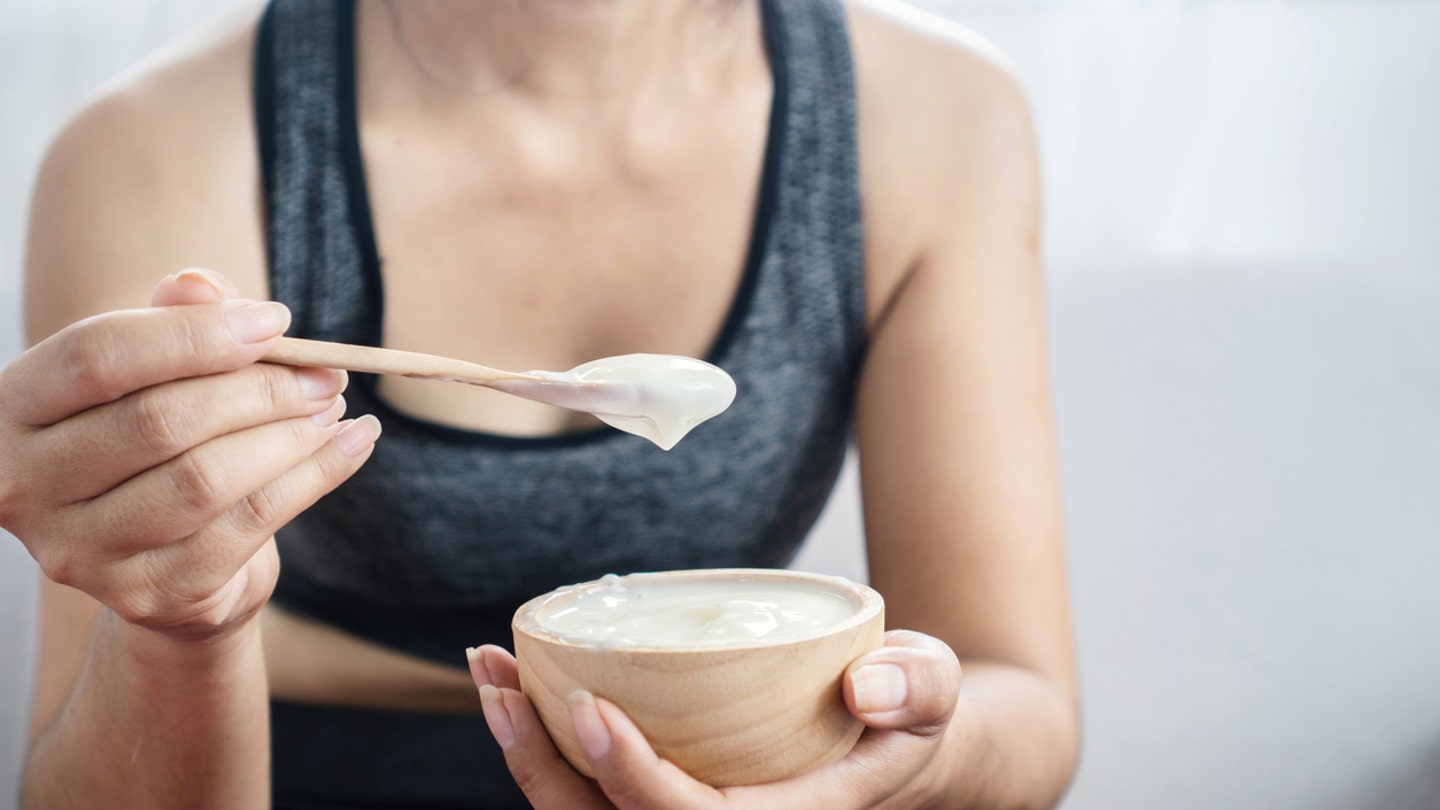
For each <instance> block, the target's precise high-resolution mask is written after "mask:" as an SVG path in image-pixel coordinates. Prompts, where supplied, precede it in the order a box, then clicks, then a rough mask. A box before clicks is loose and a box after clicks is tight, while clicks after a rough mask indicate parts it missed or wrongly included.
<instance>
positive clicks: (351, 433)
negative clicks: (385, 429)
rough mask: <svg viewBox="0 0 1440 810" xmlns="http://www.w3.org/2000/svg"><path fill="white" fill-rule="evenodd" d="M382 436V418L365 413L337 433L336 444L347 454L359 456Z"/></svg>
mask: <svg viewBox="0 0 1440 810" xmlns="http://www.w3.org/2000/svg"><path fill="white" fill-rule="evenodd" d="M378 438H380V420H379V419H376V418H375V417H373V416H371V415H370V414H368V413H367V414H365V415H364V416H362V417H360V418H359V419H356V420H355V421H353V422H351V423H350V424H348V425H346V426H345V427H343V428H340V432H339V433H336V434H335V444H336V445H338V446H339V447H340V452H342V453H344V454H345V455H347V456H358V455H360V454H361V453H363V452H365V450H366V448H368V447H370V445H372V444H374V443H375V440H376V439H378Z"/></svg>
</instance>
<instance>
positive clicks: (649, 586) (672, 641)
mask: <svg viewBox="0 0 1440 810" xmlns="http://www.w3.org/2000/svg"><path fill="white" fill-rule="evenodd" d="M627 579H628V577H617V576H614V575H613V574H611V575H607V576H606V577H604V578H602V579H601V580H599V581H598V582H597V583H589V584H586V585H580V586H573V587H572V588H562V589H561V590H559V591H557V592H556V597H560V598H555V597H552V599H551V600H548V601H552V602H554V603H555V604H554V605H553V607H549V606H547V607H542V608H541V609H540V610H539V611H538V612H537V613H536V614H535V618H536V620H537V621H538V622H539V624H540V626H541V627H543V628H545V629H546V630H548V631H550V632H551V633H554V634H555V635H556V636H557V637H558V638H560V639H562V640H564V641H568V642H571V643H577V644H595V645H598V646H616V647H628V646H725V645H744V644H753V643H755V642H767V641H780V640H786V639H794V638H798V637H801V636H809V635H814V634H818V633H820V632H823V631H825V630H828V629H830V628H832V627H834V626H836V625H838V624H840V623H842V622H844V621H845V620H847V619H849V618H851V617H853V616H854V615H855V614H856V613H857V612H858V611H859V609H860V603H859V601H858V600H856V599H854V598H851V597H847V596H846V595H845V594H843V593H840V592H838V591H835V590H830V589H827V588H824V587H822V586H819V585H811V584H808V583H796V582H775V581H764V580H760V581H734V582H670V583H643V584H636V585H632V584H629V583H627V582H626V580H627ZM577 590H578V591H579V592H580V595H579V596H576V597H574V598H564V597H566V596H568V595H569V594H571V593H574V592H575V591H577Z"/></svg>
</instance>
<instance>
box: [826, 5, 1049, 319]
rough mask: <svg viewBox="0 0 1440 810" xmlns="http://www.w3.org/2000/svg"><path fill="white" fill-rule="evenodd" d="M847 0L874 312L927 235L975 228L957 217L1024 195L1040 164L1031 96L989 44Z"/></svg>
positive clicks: (956, 29) (949, 26) (922, 250)
mask: <svg viewBox="0 0 1440 810" xmlns="http://www.w3.org/2000/svg"><path fill="white" fill-rule="evenodd" d="M845 3H846V9H847V12H848V17H849V23H850V31H851V48H852V52H853V54H854V61H855V85H856V99H857V109H858V129H859V143H860V168H861V174H862V178H861V182H862V187H863V188H864V189H865V196H866V204H865V215H866V236H867V258H868V262H867V263H868V265H869V268H870V269H869V274H870V279H869V280H870V282H871V289H872V290H874V291H876V292H877V293H879V294H878V295H876V296H872V299H874V300H872V301H871V314H872V315H874V314H876V313H877V312H878V311H879V310H880V309H883V306H884V304H885V300H886V299H887V298H888V295H887V293H886V291H887V290H888V291H893V290H894V289H895V288H896V287H897V286H898V284H899V282H900V280H901V278H902V276H903V274H904V273H905V272H907V271H908V270H909V269H910V268H912V267H913V266H914V265H915V264H916V262H917V261H918V260H919V257H921V256H924V255H925V254H926V253H927V252H929V251H931V250H932V249H933V246H934V242H935V240H937V239H955V238H958V234H959V233H960V232H961V231H963V230H964V229H965V228H966V227H967V222H975V223H977V227H978V226H979V225H978V223H979V222H980V220H978V219H973V218H971V219H967V218H966V217H965V216H964V213H963V212H966V211H972V210H976V209H981V208H984V207H986V206H991V205H994V204H995V203H996V202H997V201H998V200H1000V199H1014V198H1015V197H1016V196H1017V194H1018V195H1030V194H1031V191H1032V189H1033V188H1034V186H1035V185H1036V184H1037V178H1038V172H1039V168H1038V160H1037V156H1036V146H1035V139H1034V132H1033V125H1032V122H1031V117H1030V108H1029V101H1028V99H1027V98H1026V95H1025V92H1024V89H1023V87H1022V86H1021V83H1020V80H1019V78H1018V77H1017V76H1016V74H1015V72H1014V70H1013V68H1012V67H1011V66H1010V63H1009V60H1008V59H1007V58H1006V57H1005V55H1004V54H1003V53H1001V51H1000V50H999V49H998V48H997V47H995V46H994V45H992V44H991V43H989V42H987V41H986V40H985V39H984V38H982V37H981V36H979V35H978V34H976V33H974V32H972V31H970V30H968V29H966V28H964V27H963V26H961V25H958V24H956V23H954V22H952V21H950V20H946V19H943V18H940V17H937V16H934V15H932V14H929V13H926V12H924V11H921V10H919V9H916V8H914V7H911V6H908V5H905V4H903V3H900V2H896V1H895V0H845ZM1021 204H1022V205H1032V206H1033V207H1036V208H1038V199H1035V200H1033V201H1030V200H1027V201H1023V202H1022V203H1021Z"/></svg>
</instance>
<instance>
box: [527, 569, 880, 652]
mask: <svg viewBox="0 0 1440 810" xmlns="http://www.w3.org/2000/svg"><path fill="white" fill-rule="evenodd" d="M632 579H638V580H640V581H641V582H642V583H643V582H645V581H649V580H657V579H658V580H663V581H664V582H666V583H671V582H715V581H738V582H756V581H775V582H796V583H804V584H808V585H815V586H819V587H821V588H825V589H828V590H831V591H836V592H839V593H841V594H843V595H845V596H848V597H850V598H852V599H854V600H856V601H858V602H859V603H860V607H859V608H858V609H857V610H856V611H855V613H854V614H852V615H851V616H849V617H848V618H846V619H845V620H844V621H841V622H837V623H835V624H833V625H830V626H829V627H824V628H821V629H819V630H812V631H810V632H808V633H803V634H801V635H796V636H786V637H784V638H778V639H756V640H754V641H741V642H736V643H734V644H623V645H622V644H606V643H604V642H586V641H576V640H574V639H573V638H567V637H566V636H563V635H561V634H559V633H556V632H555V631H553V630H551V629H549V628H547V627H545V626H544V625H543V624H541V623H540V620H539V619H538V618H536V615H537V614H538V613H539V611H540V610H541V608H544V607H546V606H547V605H550V604H551V603H553V602H555V601H556V600H565V601H568V600H571V599H577V598H579V597H581V596H585V595H587V594H590V593H593V592H595V591H597V590H601V589H604V588H609V587H612V583H613V582H615V581H619V580H632ZM884 607H885V600H884V599H883V598H881V596H880V593H879V592H878V591H876V590H875V589H874V588H871V587H870V586H869V585H866V584H865V583H863V582H856V581H854V580H852V579H849V578H847V577H842V576H835V575H833V574H818V573H815V572H812V571H794V570H791V569H788V568H685V569H676V570H670V571H635V572H632V573H629V574H623V575H616V574H606V575H605V576H603V577H600V578H598V579H592V580H588V581H586V582H577V583H575V584H573V585H563V586H561V587H559V588H556V589H554V590H552V591H549V592H548V593H543V594H540V595H539V596H536V597H534V598H532V599H530V600H528V601H526V602H525V603H524V604H523V605H521V606H520V607H519V608H518V609H517V610H516V611H515V616H514V618H513V619H512V620H511V623H510V624H511V628H512V630H513V632H514V633H515V634H516V635H519V634H521V633H523V634H524V635H526V636H528V637H530V638H532V639H535V640H537V641H541V642H544V643H546V644H552V645H555V646H558V647H564V648H567V649H572V650H595V651H603V652H607V653H626V654H630V653H689V654H694V653H703V652H709V653H732V652H735V651H738V650H751V649H757V648H764V647H784V646H788V645H792V644H799V643H804V642H807V641H814V640H816V639H821V638H826V637H828V636H832V635H836V634H838V633H843V632H846V631H848V630H852V629H854V628H856V627H859V626H861V625H863V624H865V623H866V622H868V621H870V620H871V619H872V618H874V616H875V615H876V614H877V613H879V612H881V611H882V610H883V609H884Z"/></svg>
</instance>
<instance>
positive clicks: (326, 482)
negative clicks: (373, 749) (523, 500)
mask: <svg viewBox="0 0 1440 810" xmlns="http://www.w3.org/2000/svg"><path fill="white" fill-rule="evenodd" d="M251 27H253V26H250V25H248V24H247V25H246V26H245V27H244V28H243V29H242V30H237V31H234V32H232V33H230V34H229V35H227V36H226V37H225V38H224V39H223V40H221V41H219V42H218V43H217V42H212V43H210V44H207V45H204V46H201V47H199V48H196V49H192V50H191V51H190V52H188V53H182V54H180V55H178V56H173V57H170V58H168V60H166V61H164V62H163V63H162V64H159V65H156V66H152V67H151V68H150V69H149V70H147V71H144V72H142V73H141V74H139V75H137V76H136V77H135V78H132V79H130V80H128V81H125V82H123V83H122V84H120V85H118V86H116V87H115V88H113V89H112V90H110V91H109V92H108V93H107V94H105V95H104V96H103V97H102V98H100V99H99V100H98V101H96V102H95V103H93V104H92V105H91V106H90V107H89V108H88V109H87V110H86V111H85V112H83V113H82V114H81V115H80V116H79V117H77V119H76V120H75V121H74V122H72V123H71V124H70V125H69V126H68V127H67V128H66V130H65V131H64V132H63V133H62V134H61V135H60V137H59V138H57V140H56V143H55V145H54V146H53V147H52V149H51V153H50V155H49V156H48V158H47V161H46V164H45V166H44V168H43V169H42V172H41V176H40V180H39V182H38V184H37V188H36V194H35V200H34V204H33V208H32V221H31V231H30V239H29V250H28V256H27V266H26V272H27V275H26V327H27V333H28V337H29V341H30V342H31V343H32V344H34V345H33V346H32V348H31V349H29V350H28V351H27V352H26V353H25V354H23V355H22V356H21V357H20V358H18V359H17V360H16V361H15V362H14V363H12V364H11V365H10V366H8V367H6V368H4V369H3V370H0V393H3V395H0V402H3V403H4V405H3V407H0V419H3V423H0V480H3V481H5V482H6V484H5V485H4V486H0V524H3V525H5V526H6V527H7V528H9V529H10V530H11V531H12V532H13V533H14V534H15V535H16V537H17V538H19V539H20V540H21V542H22V543H24V544H25V546H26V548H27V550H28V551H30V553H31V554H32V555H33V556H35V558H36V560H37V561H38V562H39V564H40V567H41V570H42V571H43V572H44V573H45V574H46V579H45V581H44V582H43V583H42V586H41V628H40V629H41V643H40V655H39V660H38V662H37V671H36V690H35V696H34V702H33V706H32V717H31V728H30V735H29V740H30V745H29V753H28V757H27V761H26V764H25V769H24V773H23V781H22V805H23V806H25V807H45V808H65V807H156V808H161V807H264V806H266V805H267V804H268V802H269V781H268V767H269V748H268V745H269V739H268V720H267V716H268V693H267V689H266V683H265V669H264V656H263V654H262V652H261V648H260V630H259V623H258V622H255V621H253V616H254V613H255V611H256V610H258V607H259V605H260V604H262V603H263V600H264V598H265V597H266V596H268V592H269V590H268V589H269V587H270V585H271V584H273V575H274V570H275V557H274V544H273V541H271V540H269V539H268V538H269V535H270V533H272V532H273V530H274V528H273V526H274V525H276V524H278V523H279V522H283V520H284V519H286V516H287V515H288V514H290V513H293V512H294V511H297V510H298V509H299V508H303V505H305V504H307V503H308V502H309V501H310V500H313V498H314V497H318V495H319V494H320V493H321V492H323V491H325V490H327V489H328V488H330V487H332V486H333V485H334V484H335V483H338V481H339V480H343V477H344V476H345V475H348V472H349V471H352V470H353V469H354V468H355V467H357V466H358V464H359V463H360V462H361V461H363V458H364V455H365V454H366V453H367V452H368V450H362V451H361V452H360V453H359V454H358V455H350V454H347V453H344V452H341V451H339V450H337V449H336V443H335V442H331V441H328V439H329V438H330V437H332V436H334V435H335V434H336V433H337V432H338V430H339V426H337V425H335V424H333V420H331V421H332V424H331V425H329V426H325V425H323V424H321V423H320V422H321V421H324V418H325V417H322V419H321V420H316V419H312V418H310V417H311V416H312V415H315V414H325V413H334V414H335V415H336V417H337V418H338V410H336V408H337V407H338V408H343V404H342V403H339V402H338V401H337V400H336V398H335V396H334V395H333V393H332V394H331V395H329V396H320V397H319V398H311V397H310V396H307V395H306V393H305V391H303V390H302V388H301V385H300V382H301V376H300V375H299V374H297V372H295V371H293V370H289V369H280V368H278V367H271V366H263V365H257V364H255V363H254V360H255V359H256V358H258V357H259V356H260V355H261V354H263V351H264V350H265V347H266V346H267V345H268V341H269V340H270V339H271V338H270V337H267V336H265V335H264V334H258V333H256V334H251V335H249V336H247V337H246V339H244V340H242V339H241V337H240V335H239V333H237V332H235V331H234V330H231V329H230V327H229V325H228V324H229V316H230V314H231V313H232V310H231V309H229V308H228V307H227V305H224V304H221V303H219V302H218V299H219V298H220V297H222V296H223V295H224V294H225V292H232V291H222V289H217V288H215V287H212V286H209V285H207V284H206V283H205V282H204V281H203V280H200V281H197V280H196V279H195V278H193V277H191V278H190V279H188V280H185V279H181V280H177V279H174V278H172V279H169V280H167V281H165V282H163V283H162V285H161V287H160V288H158V289H156V290H155V293H154V294H155V300H154V303H155V304H157V305H166V306H165V307H164V308H163V309H145V310H135V309H130V311H129V312H119V313H115V312H113V311H115V310H123V309H129V308H134V307H143V306H144V305H145V304H146V303H147V301H148V300H150V298H151V294H152V288H154V285H155V282H156V280H157V279H159V278H160V277H161V276H164V275H165V274H166V273H171V272H174V271H176V270H179V269H180V268H183V267H185V266H187V265H195V264H209V265H212V266H217V267H225V268H226V269H228V270H230V271H231V276H232V278H233V279H234V280H235V281H237V282H238V284H239V286H240V287H241V289H243V290H244V292H245V293H247V294H248V295H249V296H251V297H253V298H263V296H264V285H263V278H264V276H263V260H262V247H261V246H262V241H261V239H260V236H259V228H258V196H257V182H258V181H257V179H256V169H255V162H254V158H253V154H254V149H253V136H252V135H251V134H250V132H251V130H250V120H249V113H248V97H249V87H248V84H249V83H248V78H247V77H248V74H249V71H248V65H249V56H248V54H249V46H250V33H249V30H250V28H251ZM169 305H174V306H169ZM100 313H111V314H107V315H100ZM91 316H98V317H93V318H92V317H91ZM82 319H86V320H85V322H84V323H81V324H77V325H75V326H69V327H68V328H66V327H67V325H69V324H72V323H75V322H77V321H81V320H82ZM278 325H279V328H283V323H279V324H278ZM260 331H261V332H266V333H268V332H270V331H275V332H276V333H277V334H278V330H276V329H275V325H274V324H272V325H271V326H269V327H266V328H264V329H261V330H260ZM56 333H59V334H56ZM315 381H318V382H320V383H321V386H320V387H321V388H324V387H325V386H326V385H330V386H336V387H337V390H338V385H339V384H341V382H342V381H341V380H339V379H338V378H334V377H333V375H332V376H331V378H330V379H328V380H327V379H326V378H325V377H323V376H321V377H315V378H312V382H315ZM314 390H315V389H313V388H312V391H311V392H312V393H314ZM227 395H228V396H227ZM127 425H129V426H130V428H134V429H127V428H126V426H127ZM227 433H233V434H235V435H237V436H239V437H240V438H239V439H236V440H230V441H228V442H226V441H220V440H218V437H219V436H222V435H224V434H227ZM242 447H248V448H250V449H253V450H254V451H255V452H256V453H257V454H258V455H259V456H261V457H265V460H264V461H255V462H252V461H250V460H249V459H246V458H243V457H237V454H236V451H237V450H241V449H242ZM281 448H284V449H281ZM287 454H288V455H287ZM244 455H245V454H244V453H242V454H240V456H244ZM266 481H268V482H269V483H265V482H266ZM257 486H258V487H259V488H258V489H257V488H256V487H257ZM267 578H268V580H269V581H268V582H267V581H266V580H267ZM60 583H64V584H60Z"/></svg>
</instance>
